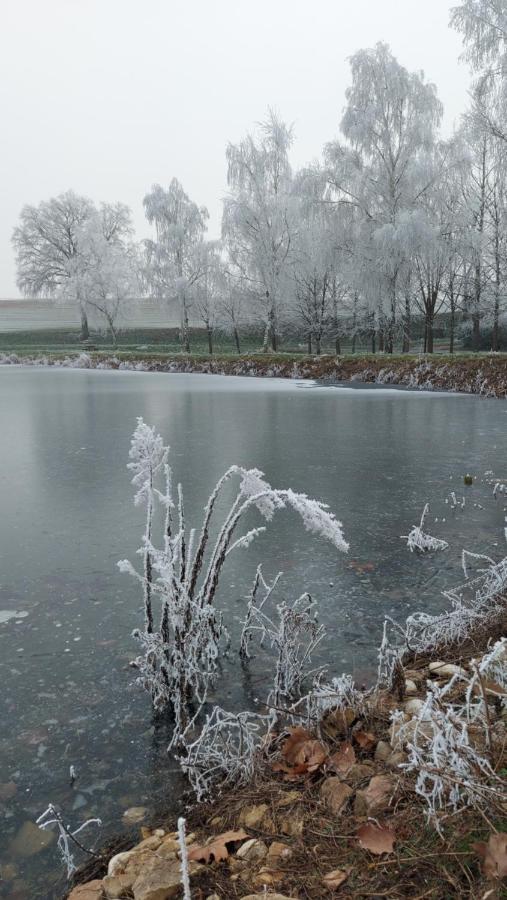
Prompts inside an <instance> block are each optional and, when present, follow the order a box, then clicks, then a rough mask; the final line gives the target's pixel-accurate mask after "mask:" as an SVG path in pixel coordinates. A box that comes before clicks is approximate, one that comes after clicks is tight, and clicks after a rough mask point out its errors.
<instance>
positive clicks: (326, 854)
mask: <svg viewBox="0 0 507 900" xmlns="http://www.w3.org/2000/svg"><path fill="white" fill-rule="evenodd" d="M505 624H506V623H505V616H502V617H501V618H500V619H497V621H496V625H495V634H493V635H491V634H490V636H489V638H487V639H486V636H485V635H484V640H483V644H484V646H483V647H482V649H481V652H482V654H484V652H485V649H486V646H487V647H488V652H490V648H491V643H492V640H493V639H496V637H498V635H500V634H503V633H505ZM501 645H502V646H501V654H500V656H501V658H502V659H503V662H502V665H505V664H506V663H507V645H506V644H505V642H501ZM502 654H503V655H502ZM504 657H505V658H504ZM482 658H485V657H484V655H483V657H482ZM480 662H481V655H480V653H479V648H478V646H477V645H476V644H471V643H470V642H467V644H466V645H464V646H463V647H462V648H461V650H459V652H454V653H452V655H451V654H448V655H447V657H446V658H440V659H439V658H435V657H434V654H431V655H428V656H426V657H425V658H419V659H418V658H412V659H408V660H407V662H406V664H405V666H404V669H403V671H400V672H399V673H398V675H397V677H396V679H395V681H394V682H393V686H392V688H391V689H390V690H387V689H384V690H378V691H376V692H370V693H369V694H368V693H365V694H364V695H363V696H362V698H359V697H357V698H356V702H355V703H354V704H353V705H351V706H348V707H342V708H340V709H333V710H329V711H327V712H326V713H325V714H324V716H323V717H322V719H321V721H320V723H319V725H318V727H317V728H315V729H309V728H307V726H306V724H301V725H299V726H298V725H295V726H294V725H293V726H292V727H289V728H286V729H284V730H280V732H279V733H278V734H277V735H271V736H270V738H269V743H268V745H267V746H266V751H265V753H264V754H263V756H262V759H260V760H259V767H258V771H257V775H256V777H255V779H254V780H253V781H252V782H251V783H249V784H247V785H244V786H242V787H238V788H237V789H235V790H233V791H228V792H226V793H225V794H224V795H222V796H219V797H218V798H217V799H215V800H213V802H209V803H207V804H205V803H204V804H202V803H201V804H199V805H196V806H194V807H193V808H192V809H190V810H188V811H187V813H186V816H187V828H188V830H189V831H190V830H191V833H189V834H188V837H187V838H186V844H187V851H186V855H187V854H188V869H189V875H190V886H191V896H192V898H199V900H221V898H237V900H239V898H241V900H253V898H256V897H257V898H266V897H270V898H271V900H307V898H321V897H322V898H323V897H330V896H333V895H334V894H336V893H338V894H339V896H340V897H347V898H353V897H354V898H358V897H389V898H392V900H397V898H400V900H401V898H407V897H413V898H416V897H417V898H422V897H425V898H435V900H440V898H441V900H443V898H450V897H456V898H458V897H459V898H463V897H469V898H474V900H477V898H479V897H480V898H490V900H494V898H500V897H503V896H505V894H504V893H502V891H503V887H502V884H504V881H503V879H504V878H505V877H507V834H506V833H505V821H506V814H507V791H506V779H505V776H506V775H507V768H506V767H507V688H506V687H505V685H504V686H502V685H501V684H498V683H495V682H492V681H484V682H483V683H481V686H480V690H481V691H483V692H484V693H483V697H484V698H485V699H486V700H487V711H486V718H487V729H486V731H487V733H485V731H484V729H483V728H481V727H480V725H479V722H478V720H477V721H476V722H475V725H474V724H470V722H466V715H465V713H461V715H462V716H463V721H462V722H456V723H455V724H456V727H457V728H458V730H459V728H461V727H462V728H463V729H464V731H463V734H464V733H465V730H466V735H467V741H469V747H471V748H472V750H471V752H473V753H475V754H478V755H479V756H484V758H486V757H487V759H488V765H490V769H488V770H487V772H486V771H485V772H483V773H482V775H481V773H479V772H477V773H476V774H477V779H478V783H479V782H480V787H479V788H478V790H479V791H481V790H484V791H486V792H488V800H487V802H486V803H484V804H482V803H480V802H477V803H475V802H469V803H467V802H464V803H461V804H460V803H455V808H454V809H453V808H452V802H450V803H448V804H447V805H446V804H445V803H443V804H442V806H441V808H440V810H439V812H438V818H437V820H435V821H431V817H428V808H427V805H426V803H425V802H424V799H423V798H422V796H421V792H420V791H419V792H418V791H417V790H416V783H417V778H418V776H419V777H420V773H418V772H416V771H414V769H413V767H411V765H410V760H411V750H410V747H411V743H412V742H413V743H414V744H417V740H416V739H415V738H414V735H415V733H416V732H417V731H419V732H421V731H422V733H423V735H424V734H425V735H426V737H427V738H428V739H429V738H430V735H431V737H432V738H433V737H434V736H435V735H433V732H432V728H434V719H433V718H432V714H430V713H429V712H428V710H429V707H428V705H427V697H428V694H429V693H430V694H431V691H432V690H433V691H436V692H437V696H441V697H443V696H444V695H445V696H446V704H447V707H446V708H447V711H449V710H456V709H460V708H461V704H465V707H466V693H467V690H468V688H469V685H470V684H471V679H473V674H474V673H475V672H477V671H478V668H477V667H478V666H480ZM476 687H477V683H476ZM474 691H475V688H474ZM446 692H447V693H446ZM465 707H463V708H465ZM396 710H397V711H398V712H396ZM452 714H453V713H449V712H447V713H446V715H451V716H452ZM442 758H443V757H442ZM438 759H439V757H438V752H437V750H436V751H435V756H434V764H435V766H437V767H438ZM474 771H475V770H474ZM430 773H431V768H430ZM440 774H441V775H442V777H443V779H444V781H443V782H442V784H444V788H443V790H444V791H445V790H446V788H445V778H446V777H451V778H456V777H457V776H456V772H454V769H453V768H452V767H451V768H448V769H447V770H446V771H442V772H441V773H440ZM462 777H463V778H464V779H465V778H466V773H465V774H463V776H462ZM473 777H475V775H474V776H473ZM457 780H458V782H459V777H458V779H457ZM458 792H459V791H458ZM173 827H174V824H173ZM139 837H140V840H139V841H138V843H137V844H135V846H133V847H132V848H131V849H130V850H128V851H127V852H121V853H117V854H116V855H114V856H112V857H111V858H110V859H106V858H104V859H103V861H102V870H101V871H96V872H95V873H94V877H93V878H92V879H91V880H88V881H87V882H86V883H82V884H79V885H77V886H76V887H74V889H73V890H72V891H71V893H70V894H69V900H119V898H134V900H166V898H171V897H183V896H184V895H183V889H182V886H181V844H180V842H179V841H178V834H177V832H176V831H173V830H171V829H170V828H168V827H160V828H151V829H150V828H145V827H141V829H140V835H139ZM89 873H90V869H88V875H89ZM86 877H87V875H86V871H84V872H82V873H81V878H86Z"/></svg>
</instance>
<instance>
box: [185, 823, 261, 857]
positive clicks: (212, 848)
mask: <svg viewBox="0 0 507 900" xmlns="http://www.w3.org/2000/svg"><path fill="white" fill-rule="evenodd" d="M249 837H250V835H249V834H247V833H246V831H243V830H241V831H224V833H223V834H219V835H218V837H216V838H214V839H213V840H212V841H211V842H210V843H209V844H206V845H204V846H197V847H192V848H191V849H190V850H189V851H188V858H189V860H192V859H195V860H197V862H203V863H209V862H210V860H211V857H213V859H214V860H215V862H222V860H224V859H227V857H228V856H229V851H228V849H227V844H233V843H235V842H236V841H246V840H248V838H249Z"/></svg>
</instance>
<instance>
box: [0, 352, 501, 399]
mask: <svg viewBox="0 0 507 900" xmlns="http://www.w3.org/2000/svg"><path fill="white" fill-rule="evenodd" d="M0 365H2V366H8V365H20V366H26V367H28V366H33V367H46V366H48V367H53V368H71V369H94V370H104V369H105V370H111V371H114V370H120V371H133V372H162V373H167V374H171V373H179V374H185V373H196V374H207V375H236V376H245V377H256V378H284V379H290V380H303V381H304V380H312V381H314V382H316V383H317V384H318V385H320V386H330V387H331V386H336V387H346V386H351V385H355V386H357V387H359V386H361V385H371V386H374V385H375V386H377V387H398V388H401V389H404V390H412V391H432V392H448V393H461V394H475V395H478V396H481V397H488V398H493V399H505V398H507V356H503V355H497V354H490V355H483V356H482V355H479V356H477V355H475V356H472V355H463V356H461V355H460V356H456V357H435V358H429V357H427V356H426V357H409V356H393V357H388V356H379V355H376V356H365V357H353V356H349V357H335V356H321V357H302V358H295V357H294V356H293V355H286V356H283V355H282V354H278V355H276V354H266V355H264V354H251V355H246V356H216V357H199V356H177V355H164V356H160V355H154V354H143V353H139V354H138V353H135V354H134V353H121V352H118V353H115V354H110V353H101V352H98V351H92V352H81V353H76V354H75V355H68V354H35V355H26V356H24V355H19V354H17V353H3V354H0Z"/></svg>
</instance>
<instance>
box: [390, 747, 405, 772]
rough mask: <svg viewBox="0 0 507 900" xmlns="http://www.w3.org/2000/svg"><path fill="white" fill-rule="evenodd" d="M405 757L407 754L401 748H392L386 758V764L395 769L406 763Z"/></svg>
mask: <svg viewBox="0 0 507 900" xmlns="http://www.w3.org/2000/svg"><path fill="white" fill-rule="evenodd" d="M407 759H408V756H407V754H406V753H404V752H403V750H393V752H392V753H390V754H389V756H388V757H387V759H386V766H389V768H390V769H397V768H398V767H399V766H401V765H403V763H406V761H407Z"/></svg>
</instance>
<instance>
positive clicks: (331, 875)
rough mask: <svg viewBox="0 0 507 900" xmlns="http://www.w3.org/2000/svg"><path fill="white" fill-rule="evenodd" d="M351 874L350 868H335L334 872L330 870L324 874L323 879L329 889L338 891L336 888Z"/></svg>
mask: <svg viewBox="0 0 507 900" xmlns="http://www.w3.org/2000/svg"><path fill="white" fill-rule="evenodd" d="M349 874H350V869H333V871H332V872H328V873H327V875H324V877H323V879H322V881H323V882H324V885H325V887H327V888H328V890H330V891H336V889H337V888H339V887H340V885H342V884H343V882H344V881H346V880H347V878H348V877H349Z"/></svg>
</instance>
